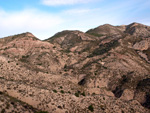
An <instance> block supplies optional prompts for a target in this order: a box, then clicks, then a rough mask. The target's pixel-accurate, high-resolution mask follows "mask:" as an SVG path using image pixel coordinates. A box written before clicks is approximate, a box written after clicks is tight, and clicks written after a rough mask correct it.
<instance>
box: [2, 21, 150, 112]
mask: <svg viewBox="0 0 150 113" xmlns="http://www.w3.org/2000/svg"><path fill="white" fill-rule="evenodd" d="M42 111H43V112H44V111H45V112H49V113H74V112H77V113H78V112H79V113H88V112H95V113H111V112H112V113H149V112H150V26H146V25H143V24H139V23H132V24H130V25H122V26H112V25H109V24H105V25H101V26H98V27H97V28H94V29H90V30H88V31H87V32H86V33H84V32H81V31H68V30H66V31H62V32H58V33H57V34H55V35H54V36H53V37H50V38H48V39H47V40H44V41H41V40H39V39H38V38H36V37H35V36H34V35H33V34H31V33H29V32H27V33H23V34H18V35H13V36H9V37H5V38H1V39H0V112H2V113H5V112H6V113H12V112H27V113H28V112H42Z"/></svg>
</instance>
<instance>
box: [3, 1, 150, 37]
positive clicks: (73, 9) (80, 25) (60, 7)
mask: <svg viewBox="0 0 150 113" xmlns="http://www.w3.org/2000/svg"><path fill="white" fill-rule="evenodd" d="M132 22H139V23H143V24H146V25H150V0H0V37H5V36H9V35H14V34H19V33H23V32H31V33H33V34H34V35H35V36H36V37H38V38H39V39H41V40H43V39H46V38H49V37H51V36H52V35H54V34H55V33H57V32H59V31H62V30H81V31H83V32H85V31H87V30H88V29H91V28H94V27H97V26H99V25H102V24H106V23H109V24H112V25H123V24H130V23H132Z"/></svg>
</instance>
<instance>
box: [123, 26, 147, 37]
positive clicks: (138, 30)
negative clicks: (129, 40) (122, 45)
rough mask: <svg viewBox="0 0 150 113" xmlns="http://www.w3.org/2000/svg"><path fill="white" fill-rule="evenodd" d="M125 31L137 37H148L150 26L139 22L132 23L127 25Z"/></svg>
mask: <svg viewBox="0 0 150 113" xmlns="http://www.w3.org/2000/svg"><path fill="white" fill-rule="evenodd" d="M125 32H127V33H129V34H131V35H134V36H137V37H146V38H148V37H149V36H150V27H149V26H146V25H143V24H139V23H132V24H130V25H128V26H127V28H126V31H125Z"/></svg>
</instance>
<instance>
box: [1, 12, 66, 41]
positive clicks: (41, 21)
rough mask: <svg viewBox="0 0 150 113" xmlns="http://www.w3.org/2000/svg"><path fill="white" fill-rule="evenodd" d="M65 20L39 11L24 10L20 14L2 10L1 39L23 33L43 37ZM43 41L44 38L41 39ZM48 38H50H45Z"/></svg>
mask: <svg viewBox="0 0 150 113" xmlns="http://www.w3.org/2000/svg"><path fill="white" fill-rule="evenodd" d="M62 22H63V20H62V19H61V18H60V17H58V16H56V15H53V14H50V13H43V12H40V11H38V10H23V11H20V12H6V11H4V10H0V37H3V36H7V35H13V34H17V33H22V32H26V31H29V32H32V33H33V34H35V35H36V36H41V35H42V34H43V37H44V35H45V32H51V31H50V30H52V29H53V28H55V27H56V26H58V25H60V24H61V23H62ZM39 38H41V39H43V38H42V37H39ZM45 38H48V37H45Z"/></svg>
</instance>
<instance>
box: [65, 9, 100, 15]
mask: <svg viewBox="0 0 150 113" xmlns="http://www.w3.org/2000/svg"><path fill="white" fill-rule="evenodd" d="M98 10H100V9H99V8H95V9H88V8H78V9H77V8H76V9H69V10H65V11H63V13H65V14H73V15H74V14H87V13H90V12H93V11H98Z"/></svg>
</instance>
